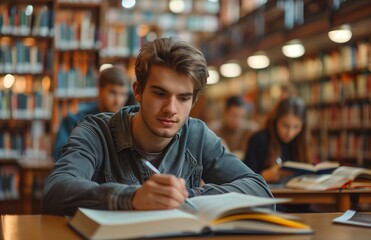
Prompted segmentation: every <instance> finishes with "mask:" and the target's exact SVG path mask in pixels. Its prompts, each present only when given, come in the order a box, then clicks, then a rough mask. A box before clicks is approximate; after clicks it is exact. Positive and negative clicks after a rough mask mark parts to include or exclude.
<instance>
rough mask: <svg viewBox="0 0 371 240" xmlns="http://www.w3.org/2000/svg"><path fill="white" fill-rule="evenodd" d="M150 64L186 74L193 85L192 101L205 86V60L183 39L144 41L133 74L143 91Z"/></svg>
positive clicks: (206, 74)
mask: <svg viewBox="0 0 371 240" xmlns="http://www.w3.org/2000/svg"><path fill="white" fill-rule="evenodd" d="M152 65H159V66H165V67H169V68H170V69H172V70H174V71H176V72H178V73H181V74H184V75H186V76H187V77H188V78H189V79H191V80H192V82H193V85H194V91H193V103H195V102H196V100H197V98H198V96H199V95H200V94H201V91H203V90H204V88H205V86H206V81H207V78H208V77H209V72H208V70H207V64H206V60H205V58H204V55H203V54H202V53H201V51H200V50H198V49H196V48H195V47H193V46H191V45H190V44H189V43H187V42H185V41H180V40H175V39H173V38H160V39H156V40H154V41H152V42H148V43H146V44H145V45H144V46H143V47H142V49H141V50H140V52H139V55H138V57H137V60H136V62H135V75H136V78H137V81H138V86H139V87H140V90H141V91H143V90H144V87H145V85H146V82H147V78H148V74H149V71H150V68H151V66H152Z"/></svg>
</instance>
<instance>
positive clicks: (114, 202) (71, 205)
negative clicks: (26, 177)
mask: <svg viewBox="0 0 371 240" xmlns="http://www.w3.org/2000/svg"><path fill="white" fill-rule="evenodd" d="M101 137H102V136H99V134H98V133H97V132H95V131H93V129H92V128H89V127H87V124H85V123H80V124H79V125H78V126H77V127H75V128H74V130H73V131H72V133H71V136H70V138H69V140H68V142H67V144H66V148H64V150H63V153H62V155H61V157H60V159H59V160H58V161H57V162H56V164H55V166H54V169H53V170H52V172H51V174H50V176H49V177H48V179H47V181H46V184H45V187H44V190H43V196H42V209H43V212H44V213H48V214H57V215H72V214H74V212H75V211H76V209H77V208H78V207H87V208H95V209H112V210H115V209H131V208H132V207H131V197H132V195H133V193H134V192H135V191H136V189H137V188H138V186H134V185H125V184H122V183H113V182H111V183H103V182H105V181H104V180H102V181H101V182H102V183H101V184H99V183H98V182H95V181H92V178H93V175H94V174H95V171H97V169H99V168H98V166H99V165H100V164H101V163H102V159H103V156H107V155H104V154H105V153H104V151H108V150H107V148H105V147H103V144H105V143H104V142H103V141H101V140H100V138H101Z"/></svg>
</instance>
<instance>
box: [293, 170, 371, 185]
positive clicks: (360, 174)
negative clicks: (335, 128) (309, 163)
mask: <svg viewBox="0 0 371 240" xmlns="http://www.w3.org/2000/svg"><path fill="white" fill-rule="evenodd" d="M286 187H289V188H296V189H307V190H331V189H339V188H366V187H371V170H369V169H366V168H357V167H347V166H342V167H338V168H337V169H336V170H335V171H333V172H332V174H323V175H302V176H298V177H294V178H292V179H290V180H289V181H288V182H287V184H286Z"/></svg>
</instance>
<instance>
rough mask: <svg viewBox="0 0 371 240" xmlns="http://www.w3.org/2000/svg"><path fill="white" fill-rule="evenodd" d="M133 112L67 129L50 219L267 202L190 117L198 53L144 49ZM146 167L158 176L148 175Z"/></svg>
mask: <svg viewBox="0 0 371 240" xmlns="http://www.w3.org/2000/svg"><path fill="white" fill-rule="evenodd" d="M135 73H136V77H137V80H136V82H135V83H134V85H133V89H134V96H135V98H136V100H137V101H138V102H139V103H140V106H130V107H124V108H122V109H121V111H119V112H117V113H114V114H112V113H111V114H109V113H104V114H98V115H89V116H87V117H85V118H84V120H82V121H81V122H80V123H79V124H78V125H77V127H75V128H74V130H73V131H72V134H71V136H70V138H69V140H68V143H67V145H66V147H65V151H63V153H62V156H61V157H60V159H59V160H58V161H57V163H56V165H55V167H54V169H53V171H52V173H51V175H50V176H49V178H48V180H47V182H46V186H45V188H44V192H43V199H42V207H43V210H44V212H45V213H49V214H63V215H70V214H73V213H74V212H75V211H76V209H77V208H78V207H88V208H95V209H112V210H116V209H120V210H130V209H134V210H145V209H147V210H148V209H172V208H177V207H179V206H181V205H182V204H183V203H184V202H185V199H186V198H187V197H193V196H198V195H210V194H222V193H227V192H241V193H246V194H252V195H259V196H265V197H272V195H271V193H270V191H269V189H268V187H267V185H266V183H265V181H264V180H263V179H262V178H261V176H260V175H257V174H255V173H254V172H252V171H251V170H250V169H249V168H248V167H247V166H245V165H244V164H243V163H242V162H241V161H240V160H239V159H238V158H236V157H235V156H234V155H232V154H230V153H228V151H226V150H225V148H224V147H223V145H222V144H221V141H220V139H219V138H218V137H217V136H216V135H215V134H214V133H213V132H212V131H210V130H209V129H208V128H207V127H206V125H205V124H204V123H203V122H201V121H200V120H197V119H193V118H190V117H189V114H190V111H191V108H192V106H193V105H194V103H195V102H196V100H197V97H198V96H199V94H200V93H201V91H202V90H203V89H204V87H205V85H206V79H207V77H208V71H207V65H206V62H205V59H204V57H203V55H202V53H201V52H200V51H199V50H197V49H195V48H194V47H192V46H190V45H189V44H187V43H185V42H183V41H175V40H173V39H171V38H170V39H169V38H163V39H157V40H154V41H153V42H149V43H147V44H146V45H145V46H144V47H143V48H142V50H141V52H140V54H139V56H138V58H137V61H136V64H135ZM146 161H150V162H151V163H152V165H154V166H155V167H157V168H158V170H159V171H160V172H161V173H162V174H155V175H153V174H152V171H150V170H149V169H148V168H147V167H146V165H145V162H146Z"/></svg>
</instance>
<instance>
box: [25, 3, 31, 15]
mask: <svg viewBox="0 0 371 240" xmlns="http://www.w3.org/2000/svg"><path fill="white" fill-rule="evenodd" d="M32 12H33V6H32V5H27V7H26V10H25V14H26V16H31V15H32Z"/></svg>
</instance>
